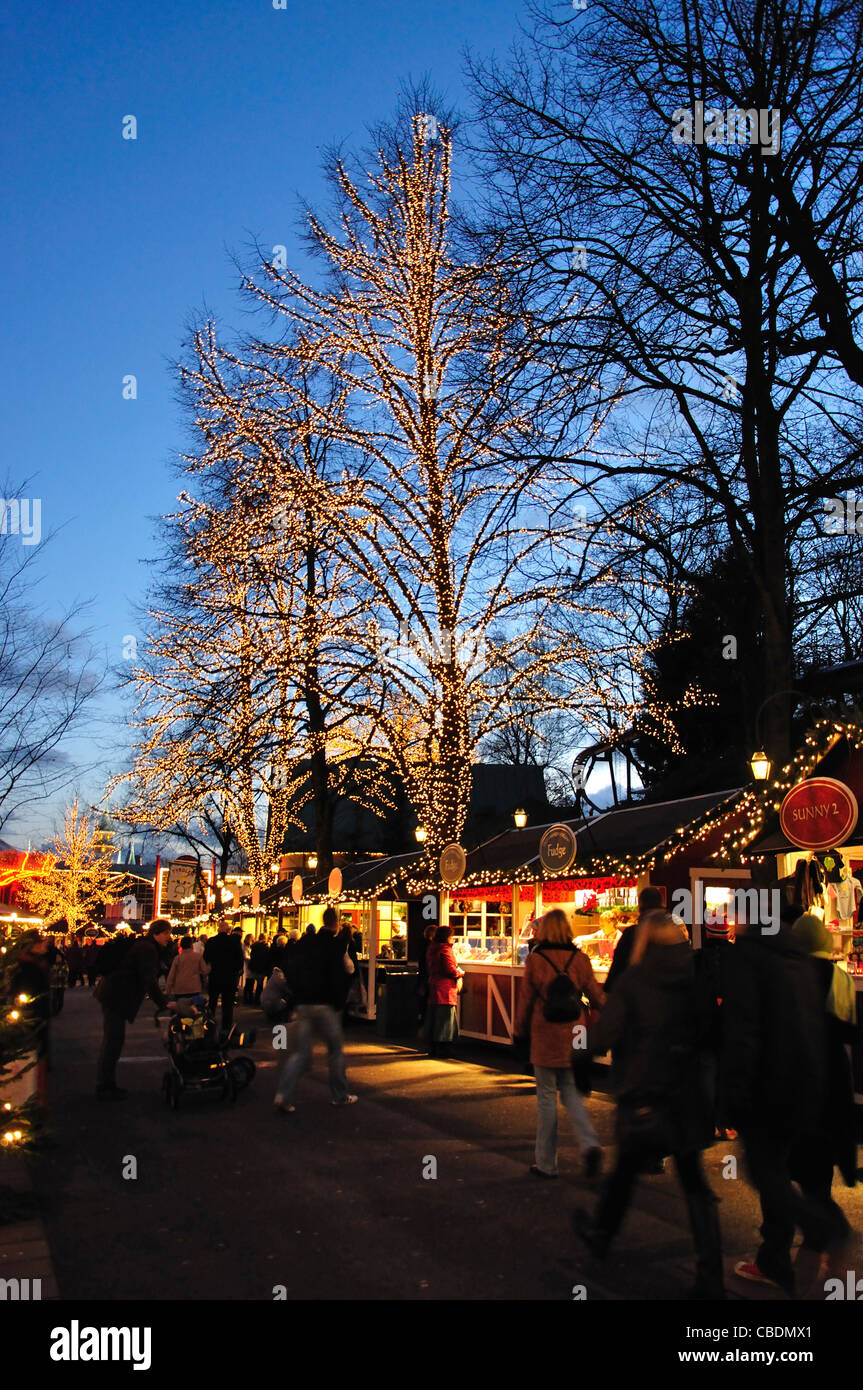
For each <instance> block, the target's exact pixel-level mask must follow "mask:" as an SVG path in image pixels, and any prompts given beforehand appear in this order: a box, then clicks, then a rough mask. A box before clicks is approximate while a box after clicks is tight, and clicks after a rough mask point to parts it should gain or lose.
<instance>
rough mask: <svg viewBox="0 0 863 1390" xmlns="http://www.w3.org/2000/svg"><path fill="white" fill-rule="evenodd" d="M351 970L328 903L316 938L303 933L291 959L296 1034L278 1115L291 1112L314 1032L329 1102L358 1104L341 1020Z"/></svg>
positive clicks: (283, 1078) (275, 1105) (277, 1103)
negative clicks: (321, 1049)
mask: <svg viewBox="0 0 863 1390" xmlns="http://www.w3.org/2000/svg"><path fill="white" fill-rule="evenodd" d="M355 968H356V967H355V965H354V961H353V959H352V958H351V956H350V954H349V953H348V951H347V950H346V941H345V935H344V934H343V933H341V932H339V916H338V913H337V912H336V909H335V908H334V907H327V908H325V909H324V919H323V926H322V927H321V930H320V931H319V932H316V933H315V935H314V936H309V935H306V936H304V937H303V939H302V941H301V942H300V943H299V945H298V947H297V949H296V951H295V952H294V954H293V956H292V958H291V979H290V980H289V981H288V984H289V986H290V988H291V990H292V993H293V997H294V1000H295V1006H296V1016H297V1037H296V1046H295V1048H294V1051H293V1053H292V1054H291V1056H290V1057H289V1058H288V1060H287V1062H286V1063H285V1066H284V1068H283V1070H282V1074H281V1076H280V1078H279V1084H278V1090H277V1092H276V1095H275V1096H274V1098H273V1108H274V1110H275V1112H276V1113H277V1114H285V1115H287V1114H292V1113H293V1112H294V1110H295V1108H296V1107H295V1106H294V1103H293V1101H294V1092H295V1090H296V1087H297V1082H298V1081H299V1079H300V1077H301V1076H302V1074H303V1072H304V1071H305V1069H306V1067H307V1066H308V1065H309V1062H310V1061H311V1056H312V1046H313V1041H314V1038H315V1037H316V1036H317V1037H319V1038H321V1039H322V1040H323V1041H324V1042H325V1043H326V1045H327V1056H328V1061H329V1078H330V1095H331V1097H332V1103H333V1105H336V1106H345V1105H356V1103H357V1097H356V1096H355V1095H351V1093H350V1092H349V1091H348V1080H347V1073H346V1070H345V1053H344V1034H343V1032H342V1021H341V1010H342V1009H343V1007H344V1001H345V993H344V989H345V986H344V981H345V978H346V977H347V976H350V975H353V973H354V970H355Z"/></svg>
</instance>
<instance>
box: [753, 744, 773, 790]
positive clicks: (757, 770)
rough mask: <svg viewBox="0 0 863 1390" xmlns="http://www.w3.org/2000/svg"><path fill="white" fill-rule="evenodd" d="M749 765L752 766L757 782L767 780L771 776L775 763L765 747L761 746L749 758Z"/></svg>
mask: <svg viewBox="0 0 863 1390" xmlns="http://www.w3.org/2000/svg"><path fill="white" fill-rule="evenodd" d="M749 766H750V767H751V768H752V776H753V777H754V778H755V780H756V782H766V781H767V779H768V777H769V776H770V772H771V769H772V767H773V764H772V762H771V761H770V759H769V758H768V756H767V754H766V753H765V752H764V749H763V748H759V750H758V752H757V753H753V754H752V757H751V758H750V759H749Z"/></svg>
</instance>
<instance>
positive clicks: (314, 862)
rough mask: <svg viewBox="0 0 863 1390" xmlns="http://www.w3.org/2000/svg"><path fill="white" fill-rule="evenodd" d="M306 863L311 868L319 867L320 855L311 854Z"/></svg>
mask: <svg viewBox="0 0 863 1390" xmlns="http://www.w3.org/2000/svg"><path fill="white" fill-rule="evenodd" d="M306 864H307V865H308V867H309V868H310V869H316V868H317V867H318V856H317V855H316V854H310V855H309V856H308V858H307V859H306Z"/></svg>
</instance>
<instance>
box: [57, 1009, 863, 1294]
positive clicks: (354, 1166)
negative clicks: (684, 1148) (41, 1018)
mask: <svg viewBox="0 0 863 1390" xmlns="http://www.w3.org/2000/svg"><path fill="white" fill-rule="evenodd" d="M237 1019H238V1021H239V1022H240V1023H242V1024H244V1025H250V1026H255V1025H257V1026H258V1029H259V1032H258V1039H257V1042H256V1044H255V1046H254V1047H253V1048H252V1049H251V1051H250V1052H248V1053H246V1054H245V1055H247V1056H251V1057H252V1058H253V1059H254V1061H255V1062H256V1064H257V1074H256V1077H255V1079H254V1081H253V1083H252V1085H251V1086H250V1087H249V1088H248V1089H247V1090H245V1091H243V1092H242V1093H241V1094H240V1095H239V1096H238V1098H237V1100H236V1101H235V1102H234V1103H229V1102H226V1101H224V1100H222V1099H221V1098H220V1096H219V1095H217V1094H214V1093H209V1094H208V1093H199V1094H189V1095H186V1096H184V1097H183V1100H182V1103H181V1105H180V1108H179V1109H178V1110H177V1111H176V1112H174V1111H171V1110H170V1109H169V1108H168V1107H167V1105H166V1103H165V1099H164V1095H163V1092H162V1089H161V1082H162V1076H163V1074H164V1071H165V1066H166V1059H165V1054H164V1051H163V1049H162V1045H161V1037H160V1033H159V1031H158V1030H157V1029H156V1028H155V1027H154V1024H153V1016H152V1009H151V1006H150V1004H149V1003H147V1004H146V1005H145V1007H144V1008H143V1010H142V1012H141V1014H140V1015H139V1018H138V1021H137V1022H136V1023H135V1024H134V1026H132V1027H130V1028H129V1029H128V1032H127V1042H126V1048H125V1052H124V1055H123V1058H122V1060H121V1062H120V1067H119V1081H120V1084H121V1085H123V1086H126V1087H128V1088H129V1092H130V1094H129V1096H128V1098H127V1099H126V1100H124V1101H121V1102H117V1103H114V1104H104V1103H100V1102H98V1101H97V1100H96V1097H95V1094H94V1084H95V1061H96V1054H97V1051H98V1048H99V1042H100V1035H101V1014H100V1011H99V1007H98V1005H97V1003H96V1002H95V1001H94V1000H93V998H92V997H91V994H90V991H89V990H88V989H80V988H79V989H76V990H71V991H70V990H67V991H66V1000H65V1007H64V1009H63V1011H62V1013H61V1014H60V1015H59V1016H58V1017H57V1018H56V1019H55V1020H54V1023H53V1044H52V1047H53V1065H52V1072H51V1075H50V1123H51V1129H52V1131H53V1139H54V1143H53V1146H52V1147H51V1148H50V1149H49V1150H48V1151H47V1152H46V1153H45V1154H44V1155H42V1156H41V1157H39V1158H38V1159H34V1160H33V1161H32V1163H31V1173H32V1177H33V1181H34V1183H35V1185H36V1188H37V1191H38V1193H39V1195H40V1197H41V1200H42V1205H43V1215H44V1222H45V1226H46V1228H47V1233H48V1241H49V1245H50V1250H51V1255H52V1258H53V1263H54V1271H55V1275H56V1280H57V1285H58V1288H59V1295H60V1298H61V1299H75V1300H102V1299H143V1300H151V1299H155V1300H180V1299H193V1300H197V1299H225V1298H228V1299H240V1300H242V1299H250V1300H272V1299H273V1298H274V1297H281V1296H283V1297H286V1298H287V1299H289V1300H299V1299H324V1300H326V1299H358V1298H362V1299H374V1300H395V1301H398V1300H441V1299H459V1300H499V1299H500V1300H502V1299H518V1300H523V1299H539V1300H546V1299H552V1300H564V1301H572V1299H573V1297H574V1290H576V1291H577V1290H578V1288H579V1286H583V1288H584V1294H585V1295H586V1297H587V1298H588V1299H591V1300H600V1301H608V1300H632V1299H638V1300H651V1301H661V1300H675V1301H676V1300H679V1299H681V1298H682V1297H684V1295H685V1292H686V1290H687V1288H688V1287H689V1285H690V1284H691V1282H692V1278H693V1268H694V1266H693V1257H692V1248H691V1241H690V1237H689V1229H688V1224H687V1220H686V1211H685V1207H684V1204H683V1199H682V1196H681V1194H680V1192H679V1189H678V1186H677V1183H676V1180H675V1178H674V1175H673V1173H672V1172H671V1171H670V1170H671V1165H670V1164H669V1172H668V1173H666V1174H663V1175H661V1176H654V1177H649V1178H644V1179H642V1180H641V1182H640V1185H639V1188H638V1191H637V1194H636V1198H635V1203H634V1206H633V1208H632V1210H631V1211H630V1213H629V1216H628V1218H627V1221H626V1224H625V1225H624V1228H623V1230H622V1232H621V1234H620V1236H619V1238H618V1241H617V1243H616V1245H615V1246H614V1247H613V1249H612V1252H611V1253H610V1254H609V1256H608V1258H607V1259H606V1260H605V1261H603V1262H601V1263H600V1262H597V1261H595V1260H593V1259H592V1258H591V1257H590V1256H589V1255H587V1253H586V1252H585V1251H584V1249H583V1247H582V1246H581V1245H580V1243H579V1242H578V1241H577V1239H576V1237H575V1236H574V1235H573V1233H572V1227H571V1217H572V1212H573V1210H574V1208H576V1207H578V1206H585V1207H588V1208H589V1207H591V1206H592V1204H593V1202H594V1200H595V1191H596V1188H595V1186H592V1185H591V1184H589V1183H587V1182H586V1181H584V1180H583V1178H582V1177H581V1160H580V1156H579V1153H578V1150H577V1148H576V1146H575V1144H574V1142H573V1139H572V1135H571V1132H570V1130H569V1124H568V1120H567V1117H566V1115H565V1113H564V1112H563V1111H562V1110H561V1112H560V1160H559V1167H560V1178H559V1179H558V1180H557V1181H555V1182H548V1181H541V1180H538V1179H536V1178H533V1177H531V1176H530V1175H529V1174H528V1165H529V1164H530V1162H531V1161H532V1158H533V1138H534V1124H535V1104H536V1103H535V1093H534V1087H533V1081H532V1078H531V1077H530V1076H527V1075H525V1074H522V1073H518V1072H514V1071H513V1070H512V1066H513V1063H512V1059H511V1056H510V1054H509V1053H508V1052H505V1051H502V1050H498V1049H493V1048H488V1049H485V1048H482V1047H479V1046H476V1045H468V1046H465V1047H464V1048H459V1047H458V1045H457V1047H456V1049H455V1051H454V1058H453V1060H449V1061H432V1060H429V1059H428V1058H426V1057H424V1056H422V1055H418V1054H417V1052H416V1051H415V1050H414V1049H413V1047H412V1046H408V1045H400V1044H398V1043H392V1042H389V1041H387V1040H385V1039H383V1038H380V1037H379V1036H377V1034H375V1032H374V1031H373V1029H372V1028H371V1027H370V1026H369V1025H367V1024H357V1025H353V1026H351V1027H350V1028H349V1029H348V1033H347V1043H346V1053H347V1061H348V1078H349V1084H350V1086H351V1089H352V1090H353V1091H355V1092H356V1093H357V1094H358V1095H359V1098H360V1099H359V1104H357V1105H354V1106H350V1107H348V1108H345V1109H335V1108H333V1106H332V1105H331V1104H330V1098H329V1089H328V1086H327V1082H326V1061H325V1054H324V1052H323V1050H322V1049H321V1048H320V1046H318V1049H317V1050H316V1054H315V1059H314V1063H313V1067H312V1069H311V1070H310V1071H309V1072H308V1073H307V1074H306V1076H305V1077H304V1078H303V1079H302V1080H301V1082H300V1085H299V1087H298V1091H297V1095H296V1103H297V1113H296V1115H294V1116H277V1115H275V1114H274V1113H273V1108H272V1099H273V1095H274V1093H275V1089H276V1078H277V1075H278V1068H279V1066H280V1065H281V1064H282V1062H283V1061H284V1057H285V1054H284V1053H283V1052H276V1051H274V1048H273V1043H272V1031H271V1029H270V1027H269V1026H268V1025H266V1023H265V1021H264V1019H263V1016H262V1015H261V1014H260V1012H259V1011H257V1010H253V1009H245V1008H240V1009H238V1010H237ZM587 1105H588V1108H589V1110H590V1113H591V1115H592V1117H593V1120H594V1123H595V1125H596V1127H597V1130H598V1133H599V1136H600V1139H601V1141H602V1143H603V1144H604V1145H608V1146H610V1145H611V1144H612V1125H613V1106H612V1104H611V1101H610V1100H609V1099H608V1098H607V1096H605V1095H603V1094H601V1093H598V1092H594V1094H593V1095H592V1096H591V1097H590V1098H589V1099H588V1101H587ZM612 1157H613V1154H612V1150H611V1148H610V1147H609V1148H608V1149H607V1150H606V1163H610V1162H611V1160H612ZM732 1159H736V1160H737V1163H736V1169H737V1176H736V1177H735V1176H732V1174H733V1172H734V1168H735V1165H734V1163H731V1162H729V1160H732ZM432 1160H433V1162H432ZM705 1164H706V1169H707V1172H708V1175H709V1178H710V1181H711V1184H712V1186H713V1188H714V1190H715V1191H716V1192H717V1194H718V1195H719V1196H720V1198H721V1207H720V1216H721V1221H722V1228H723V1238H724V1250H725V1256H726V1263H727V1266H728V1267H729V1268H730V1267H732V1266H733V1264H734V1262H735V1261H736V1260H737V1259H740V1258H741V1257H742V1256H744V1255H746V1254H751V1253H752V1252H753V1251H754V1249H755V1246H756V1243H757V1227H758V1224H759V1214H758V1205H757V1200H756V1197H755V1194H754V1193H753V1192H752V1190H751V1189H750V1188H749V1186H748V1185H747V1183H746V1181H745V1178H744V1175H743V1165H742V1160H741V1155H740V1148H739V1145H738V1144H737V1143H733V1142H729V1141H727V1140H723V1141H721V1142H717V1144H715V1145H714V1146H713V1148H711V1149H709V1150H708V1151H707V1153H706V1154H705ZM133 1172H134V1173H135V1174H136V1175H135V1176H130V1174H132V1173H133ZM124 1173H126V1174H127V1175H129V1176H124ZM432 1173H436V1176H430V1174H432ZM834 1195H835V1196H837V1198H838V1200H839V1201H840V1203H841V1204H842V1206H843V1207H844V1209H845V1211H846V1213H847V1214H848V1217H849V1220H850V1221H851V1223H852V1226H854V1227H855V1229H856V1230H858V1231H860V1230H863V1185H858V1187H857V1188H855V1189H853V1190H849V1189H846V1188H842V1187H838V1186H837V1187H834ZM847 1262H848V1264H849V1266H854V1265H855V1264H856V1268H857V1269H858V1270H861V1271H863V1247H861V1243H860V1242H859V1241H857V1243H856V1244H855V1247H854V1250H853V1251H852V1252H851V1253H850V1254H849V1256H848V1261H847ZM728 1283H729V1292H731V1293H733V1294H735V1295H737V1296H740V1297H742V1296H743V1295H746V1296H747V1297H753V1296H754V1297H762V1298H763V1297H769V1298H772V1297H774V1295H773V1294H772V1293H770V1292H769V1291H765V1292H762V1291H760V1290H753V1289H752V1288H751V1286H744V1287H743V1288H741V1286H740V1285H739V1284H738V1283H737V1282H736V1281H735V1280H733V1279H729V1281H728ZM274 1291H276V1292H275V1293H274ZM576 1296H578V1294H577V1293H576ZM776 1297H777V1301H781V1298H782V1296H781V1295H777V1296H776Z"/></svg>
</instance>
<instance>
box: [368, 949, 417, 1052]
mask: <svg viewBox="0 0 863 1390" xmlns="http://www.w3.org/2000/svg"><path fill="white" fill-rule="evenodd" d="M418 1013H419V1006H418V1003H417V972H416V971H415V970H408V969H406V968H403V969H399V968H398V966H391V965H388V966H386V967H385V968H384V969H383V970H382V969H381V967H380V966H378V969H377V972H376V975H375V1029H376V1031H377V1032H378V1033H380V1034H381V1036H382V1037H384V1038H403V1037H409V1036H412V1035H413V1034H414V1033H415V1032H416V1030H417V1016H418Z"/></svg>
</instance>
